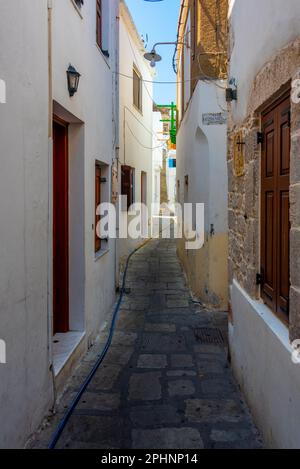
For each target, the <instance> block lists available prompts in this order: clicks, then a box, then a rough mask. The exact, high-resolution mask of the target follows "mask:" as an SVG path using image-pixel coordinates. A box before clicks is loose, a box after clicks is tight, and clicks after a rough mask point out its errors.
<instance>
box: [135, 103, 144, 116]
mask: <svg viewBox="0 0 300 469" xmlns="http://www.w3.org/2000/svg"><path fill="white" fill-rule="evenodd" d="M133 108H134V109H135V110H136V111H137V112H138V113H139V114H140V115H141V116H142V115H143V110H142V109H139V108H138V107H137V106H136V105H135V104H133Z"/></svg>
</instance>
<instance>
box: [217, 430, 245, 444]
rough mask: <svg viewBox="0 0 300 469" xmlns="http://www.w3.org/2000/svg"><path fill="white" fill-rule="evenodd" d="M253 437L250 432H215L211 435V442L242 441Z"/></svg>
mask: <svg viewBox="0 0 300 469" xmlns="http://www.w3.org/2000/svg"><path fill="white" fill-rule="evenodd" d="M251 437H252V438H253V437H254V435H253V432H251V431H250V430H235V431H231V430H213V431H212V432H211V434H210V438H211V440H213V441H216V442H232V441H240V440H246V439H247V438H251Z"/></svg>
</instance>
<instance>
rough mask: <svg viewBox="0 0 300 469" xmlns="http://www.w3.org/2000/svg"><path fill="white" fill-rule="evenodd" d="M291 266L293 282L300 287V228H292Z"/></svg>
mask: <svg viewBox="0 0 300 469" xmlns="http://www.w3.org/2000/svg"><path fill="white" fill-rule="evenodd" d="M290 239H291V245H290V266H291V284H292V285H293V286H294V287H297V288H300V230H295V229H292V230H291V236H290Z"/></svg>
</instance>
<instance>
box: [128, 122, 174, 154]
mask: <svg viewBox="0 0 300 469" xmlns="http://www.w3.org/2000/svg"><path fill="white" fill-rule="evenodd" d="M125 124H126V126H127V128H128V130H129V132H130V133H131V135H132V136H133V138H134V139H135V140H136V141H137V143H138V144H139V145H140V146H141V147H142V148H145V149H146V150H157V149H159V148H164V147H165V145H166V144H165V143H163V144H162V145H159V146H157V147H152V148H151V147H147V146H145V145H144V144H143V143H141V142H140V140H139V139H138V138H137V137H136V135H135V134H134V132H133V131H132V130H131V128H130V127H129V124H128V122H127V121H126V122H125Z"/></svg>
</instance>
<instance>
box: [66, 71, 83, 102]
mask: <svg viewBox="0 0 300 469" xmlns="http://www.w3.org/2000/svg"><path fill="white" fill-rule="evenodd" d="M67 77H68V90H69V95H70V96H71V97H72V96H74V94H75V93H77V91H78V85H79V80H80V77H81V75H80V73H78V72H77V70H76V69H75V68H74V67H73V65H69V68H68V70H67Z"/></svg>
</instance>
